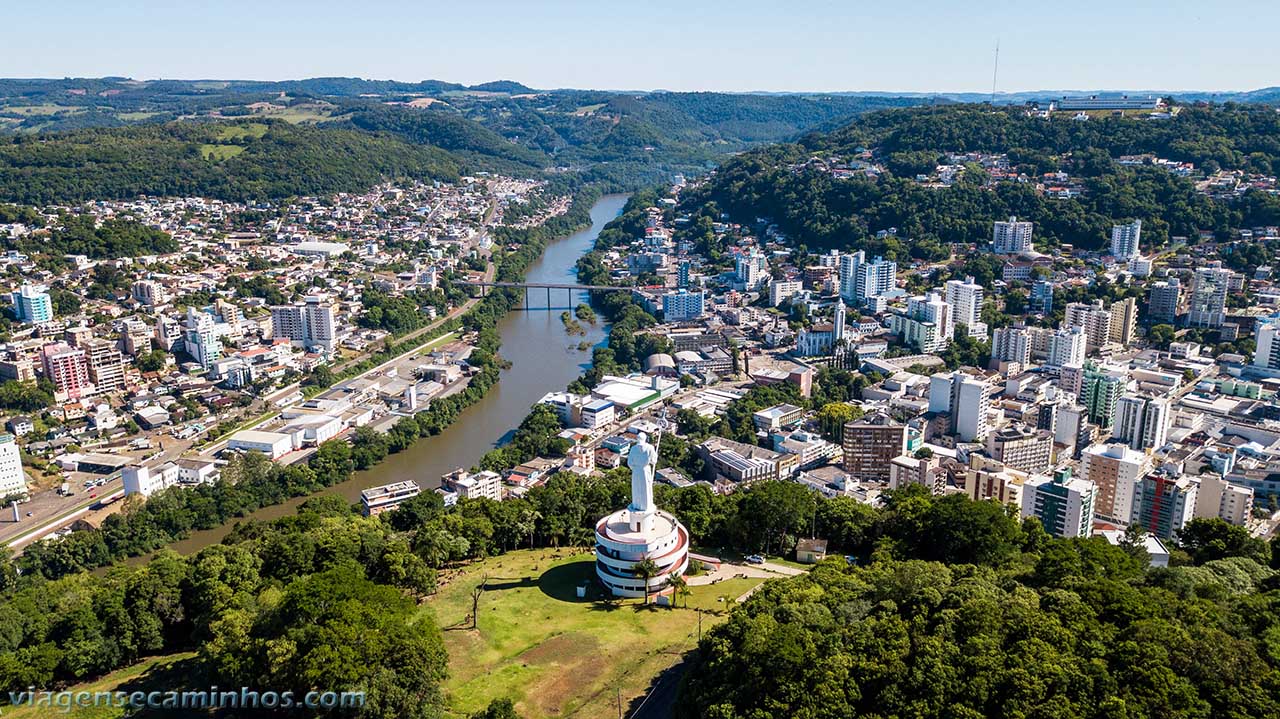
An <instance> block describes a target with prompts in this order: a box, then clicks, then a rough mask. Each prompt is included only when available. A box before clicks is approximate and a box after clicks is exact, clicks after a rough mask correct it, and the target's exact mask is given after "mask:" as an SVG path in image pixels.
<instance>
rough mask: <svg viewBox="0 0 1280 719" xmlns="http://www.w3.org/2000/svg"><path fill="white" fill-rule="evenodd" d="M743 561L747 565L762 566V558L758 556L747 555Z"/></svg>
mask: <svg viewBox="0 0 1280 719" xmlns="http://www.w3.org/2000/svg"><path fill="white" fill-rule="evenodd" d="M744 559H746V560H747V564H764V557H762V556H760V555H759V554H748V555H747V556H746V557H744Z"/></svg>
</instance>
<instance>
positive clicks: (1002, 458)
mask: <svg viewBox="0 0 1280 719" xmlns="http://www.w3.org/2000/svg"><path fill="white" fill-rule="evenodd" d="M987 454H988V455H990V457H991V458H992V459H994V460H996V461H998V462H1003V463H1004V465H1005V466H1006V467H1009V468H1010V469H1016V470H1018V471H1019V472H1026V473H1028V474H1038V473H1042V472H1047V471H1049V468H1050V467H1052V466H1053V433H1052V432H1050V431H1048V430H1044V429H1031V428H1030V427H1026V426H1024V425H1008V426H1005V427H1001V428H1000V429H998V430H996V431H994V432H991V433H990V434H988V435H987Z"/></svg>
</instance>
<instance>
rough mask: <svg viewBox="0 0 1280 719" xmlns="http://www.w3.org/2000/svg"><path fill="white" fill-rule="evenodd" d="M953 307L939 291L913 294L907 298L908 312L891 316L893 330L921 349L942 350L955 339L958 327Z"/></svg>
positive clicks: (890, 326)
mask: <svg viewBox="0 0 1280 719" xmlns="http://www.w3.org/2000/svg"><path fill="white" fill-rule="evenodd" d="M951 309H952V308H951V305H949V304H947V302H946V301H945V300H943V299H942V297H941V296H940V295H939V294H938V293H937V292H930V293H929V294H927V295H921V296H917V297H912V298H911V299H909V300H907V311H906V312H905V313H899V312H894V313H892V314H890V315H889V329H890V330H891V331H892V332H893V333H894V334H896V335H898V337H899V338H900V339H901V340H902V342H903V344H906V345H908V346H911V347H914V348H915V349H916V350H917V351H919V352H924V353H933V352H941V351H942V350H944V349H946V347H947V345H948V344H949V343H950V342H951V336H952V333H953V331H954V330H955V325H954V323H953V322H952V317H951Z"/></svg>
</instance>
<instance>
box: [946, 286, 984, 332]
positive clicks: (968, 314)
mask: <svg viewBox="0 0 1280 719" xmlns="http://www.w3.org/2000/svg"><path fill="white" fill-rule="evenodd" d="M944 290H945V292H946V294H945V295H944V297H945V298H946V301H947V304H949V305H951V323H952V325H953V326H955V325H964V326H965V327H967V328H968V329H969V336H970V337H979V338H981V339H984V340H985V339H986V338H987V325H986V323H984V322H983V321H982V285H979V284H977V283H976V282H974V281H973V277H966V278H964V280H963V281H961V280H947V283H946V286H945V288H944Z"/></svg>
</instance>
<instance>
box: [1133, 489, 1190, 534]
mask: <svg viewBox="0 0 1280 719" xmlns="http://www.w3.org/2000/svg"><path fill="white" fill-rule="evenodd" d="M1197 488H1198V485H1197V483H1196V482H1195V480H1193V479H1191V478H1190V477H1174V476H1171V475H1168V474H1165V473H1164V472H1153V473H1151V474H1148V475H1146V476H1144V477H1142V478H1141V479H1139V480H1138V481H1137V482H1136V483H1135V485H1134V491H1133V509H1132V511H1131V514H1130V522H1131V523H1132V524H1136V525H1138V526H1140V527H1142V528H1143V529H1145V530H1147V531H1148V532H1151V533H1152V534H1154V535H1156V536H1157V537H1160V538H1161V539H1169V538H1171V537H1173V535H1175V534H1177V533H1178V532H1180V531H1182V528H1183V527H1184V526H1185V525H1186V523H1187V522H1190V521H1191V520H1192V519H1195V509H1196V490H1197Z"/></svg>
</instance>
